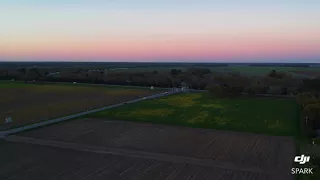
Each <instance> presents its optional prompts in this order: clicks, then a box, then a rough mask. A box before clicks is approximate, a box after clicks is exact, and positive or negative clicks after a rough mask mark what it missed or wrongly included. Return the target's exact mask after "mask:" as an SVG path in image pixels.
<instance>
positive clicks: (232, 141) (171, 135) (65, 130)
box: [20, 119, 294, 170]
mask: <svg viewBox="0 0 320 180" xmlns="http://www.w3.org/2000/svg"><path fill="white" fill-rule="evenodd" d="M20 135H22V136H29V137H34V138H42V139H49V140H57V141H68V142H76V143H81V144H88V145H96V146H105V147H115V148H124V149H131V150H139V151H144V152H154V153H164V154H170V155H178V156H187V157H195V158H202V159H211V160H215V161H218V162H230V163H233V164H236V165H239V166H247V167H258V168H262V169H269V170H270V169H271V170H272V169H279V168H280V169H289V167H290V166H291V165H292V158H293V155H294V151H293V149H294V147H293V140H292V139H291V138H289V137H273V136H264V135H254V134H246V133H235V132H234V133H233V132H225V131H213V130H203V129H193V128H183V127H171V126H162V125H149V124H147V125H146V124H137V123H127V122H109V121H103V120H94V119H85V120H77V121H73V122H67V123H63V124H57V125H53V126H49V127H45V128H42V129H37V130H34V131H29V132H25V133H21V134H20Z"/></svg>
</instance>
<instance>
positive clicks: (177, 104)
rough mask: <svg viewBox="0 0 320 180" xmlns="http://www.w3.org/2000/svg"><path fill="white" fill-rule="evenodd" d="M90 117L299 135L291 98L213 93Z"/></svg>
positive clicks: (182, 96) (146, 103) (176, 97)
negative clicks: (215, 95) (225, 96)
mask: <svg viewBox="0 0 320 180" xmlns="http://www.w3.org/2000/svg"><path fill="white" fill-rule="evenodd" d="M89 117H94V118H111V119H118V120H129V121H141V122H151V123H160V124H171V125H183V126H190V127H201V128H212V129H221V130H232V131H244V132H255V133H263V134H270V135H285V136H298V134H299V130H298V129H299V128H298V117H299V114H298V106H297V104H296V103H295V101H294V100H292V99H257V98H238V99H215V98H213V97H212V96H211V94H210V93H189V94H179V95H171V96H168V97H165V98H161V99H156V100H146V101H143V102H139V103H135V104H130V105H125V106H121V107H118V108H114V109H110V110H107V111H102V112H99V113H96V114H93V115H89Z"/></svg>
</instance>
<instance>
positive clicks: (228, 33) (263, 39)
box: [0, 5, 320, 62]
mask: <svg viewBox="0 0 320 180" xmlns="http://www.w3.org/2000/svg"><path fill="white" fill-rule="evenodd" d="M4 17H10V18H4ZM319 19H320V12H318V11H313V10H312V9H311V10H309V11H304V10H302V9H295V8H292V9H290V8H284V7H277V6H267V7H265V6H257V7H255V8H252V7H250V8H247V9H243V8H242V9H241V8H239V9H238V8H235V7H223V8H222V7H221V8H214V6H212V8H203V9H201V8H199V7H198V9H191V8H185V9H178V10H173V9H159V8H158V9H154V10H150V9H149V10H143V9H141V8H140V9H134V8H132V9H125V10H124V9H120V8H118V9H116V8H114V9H108V8H106V7H85V6H83V7H82V6H77V7H71V8H65V7H62V6H58V7H56V6H55V7H43V8H42V9H41V8H36V7H33V6H13V5H11V6H8V7H6V8H5V7H3V8H0V21H1V22H2V27H4V28H1V30H0V59H4V60H6V59H11V60H12V59H14V60H25V59H28V60H30V59H33V58H34V59H43V60H46V59H58V60H59V59H60V60H77V59H81V60H85V59H88V60H90V59H102V60H103V59H106V60H113V61H117V60H119V61H121V60H132V61H136V60H141V61H148V60H153V59H159V60H164V61H165V60H166V59H170V60H175V59H176V60H178V59H179V60H183V59H186V60H188V59H192V60H195V61H196V60H197V59H208V60H212V61H214V60H223V59H237V58H239V59H245V58H251V59H252V58H256V59H257V60H258V59H260V58H262V59H266V58H270V59H271V60H272V58H274V59H277V58H291V57H299V58H301V59H303V58H307V57H320V21H319ZM319 62H320V59H319Z"/></svg>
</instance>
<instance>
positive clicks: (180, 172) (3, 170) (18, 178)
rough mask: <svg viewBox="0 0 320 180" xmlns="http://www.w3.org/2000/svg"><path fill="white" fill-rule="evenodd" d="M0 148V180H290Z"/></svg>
mask: <svg viewBox="0 0 320 180" xmlns="http://www.w3.org/2000/svg"><path fill="white" fill-rule="evenodd" d="M0 146H1V154H0V159H1V161H0V179H7V180H8V179H10V180H25V179H41V180H57V179H59V180H186V179H188V180H198V179H199V180H289V179H290V178H281V177H279V176H278V175H273V174H267V173H257V172H250V171H237V170H230V169H224V168H218V167H208V166H200V165H193V164H188V163H174V162H165V161H158V160H150V159H142V158H131V157H125V156H116V155H108V154H99V153H90V152H83V151H75V150H70V149H62V148H54V147H45V146H40V145H32V144H25V143H12V142H6V141H1V140H0ZM22 149H23V152H22V151H21V150H22Z"/></svg>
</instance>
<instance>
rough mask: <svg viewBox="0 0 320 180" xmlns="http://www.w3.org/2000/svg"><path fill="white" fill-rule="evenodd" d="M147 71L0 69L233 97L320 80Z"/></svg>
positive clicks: (21, 76)
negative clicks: (205, 90)
mask: <svg viewBox="0 0 320 180" xmlns="http://www.w3.org/2000/svg"><path fill="white" fill-rule="evenodd" d="M152 69H157V67H152V68H150V70H148V68H146V70H144V71H141V72H136V71H106V70H105V69H102V68H99V69H94V68H77V67H76V68H57V67H55V68H38V67H30V68H15V69H2V70H0V79H2V80H11V79H15V80H22V81H26V82H28V81H35V82H45V81H52V82H79V83H80V82H81V83H98V84H110V85H129V86H130V85H131V86H155V87H165V88H168V87H181V86H186V87H189V88H191V89H200V90H203V89H209V90H211V91H212V92H215V94H221V95H223V96H229V95H230V96H231V95H232V96H233V95H238V94H241V93H249V94H275V95H279V94H280V95H290V94H293V95H294V94H297V93H299V92H304V91H320V79H319V78H315V79H302V78H298V77H293V76H292V75H291V74H290V73H286V72H277V71H275V70H272V71H270V72H269V73H268V74H266V75H264V76H249V75H243V74H240V73H239V72H212V71H211V70H210V68H205V67H192V66H190V67H187V68H183V69H178V68H173V69H171V70H170V69H169V70H168V71H157V70H152Z"/></svg>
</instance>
